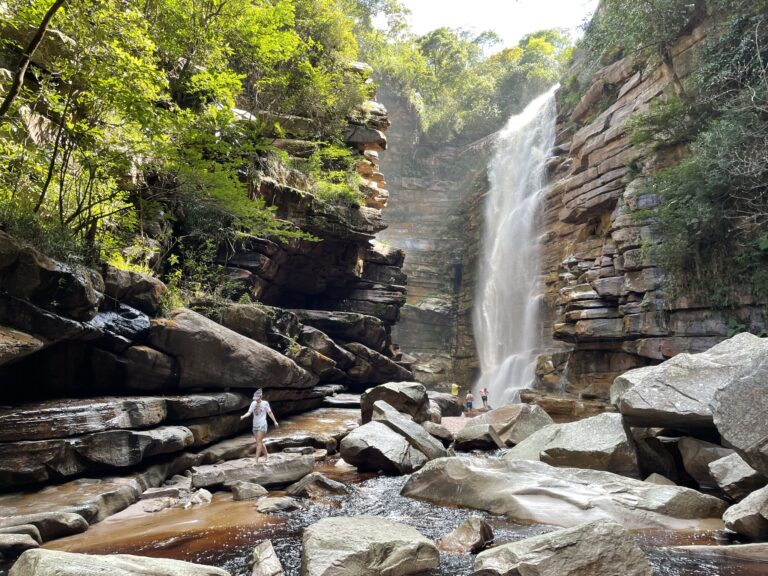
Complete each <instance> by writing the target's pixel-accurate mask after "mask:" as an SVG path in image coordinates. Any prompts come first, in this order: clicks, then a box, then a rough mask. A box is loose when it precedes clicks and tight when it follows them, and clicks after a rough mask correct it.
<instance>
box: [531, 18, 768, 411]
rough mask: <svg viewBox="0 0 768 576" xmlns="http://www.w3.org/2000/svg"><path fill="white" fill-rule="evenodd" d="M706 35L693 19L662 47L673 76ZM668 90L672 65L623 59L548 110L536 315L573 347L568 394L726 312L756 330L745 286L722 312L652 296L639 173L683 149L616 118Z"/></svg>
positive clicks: (698, 339) (672, 348) (598, 383)
mask: <svg viewBox="0 0 768 576" xmlns="http://www.w3.org/2000/svg"><path fill="white" fill-rule="evenodd" d="M706 34H707V23H706V22H704V23H702V24H699V25H698V26H697V27H694V28H693V29H692V31H690V32H689V33H688V34H687V35H685V36H682V37H681V38H680V39H679V40H678V41H677V43H676V44H675V45H674V46H673V47H672V49H671V53H672V60H673V68H674V73H675V74H676V75H677V76H678V77H680V78H681V79H685V77H686V76H688V75H689V74H690V73H691V72H692V71H693V70H694V69H695V67H696V62H697V53H698V51H699V50H700V49H701V46H702V41H703V40H704V39H705V38H706ZM673 93H674V82H673V76H672V70H670V69H668V68H666V67H664V66H660V67H657V68H655V69H653V68H649V67H646V66H641V65H639V64H636V63H635V61H634V60H633V59H632V58H626V59H623V60H620V61H618V62H615V63H613V64H611V65H610V66H607V67H605V68H603V69H602V70H600V71H599V72H597V74H596V75H595V76H594V79H593V83H592V86H591V87H590V88H589V89H588V90H587V92H586V93H585V95H584V96H583V97H582V99H581V101H580V102H579V104H578V105H577V106H576V108H575V110H574V111H573V112H572V113H571V114H570V117H567V118H566V117H561V119H560V125H559V127H558V134H560V136H559V137H558V141H557V145H556V148H555V155H556V157H555V158H554V159H553V161H552V166H554V172H553V184H552V186H551V189H550V192H549V194H548V197H547V199H546V203H545V206H544V217H543V228H542V234H543V237H544V238H545V243H544V247H543V268H542V269H543V271H544V273H545V275H546V277H545V282H546V285H547V292H546V302H547V306H546V308H547V311H548V312H547V314H548V324H551V326H552V332H553V333H554V337H555V338H556V339H559V340H561V341H564V342H567V343H569V345H570V346H572V348H573V351H572V354H571V355H570V357H568V358H567V364H568V368H567V377H568V378H567V383H566V387H567V390H568V391H569V392H573V393H577V394H581V395H584V396H594V397H599V398H606V397H607V393H608V389H609V387H610V385H611V383H612V382H613V380H614V378H615V377H616V376H618V375H620V374H622V373H623V372H625V371H627V370H629V369H632V368H636V367H640V366H645V365H648V364H657V363H658V362H660V361H662V360H664V359H667V358H670V357H672V356H675V355H677V354H679V353H681V352H702V351H704V350H706V349H708V348H710V347H711V346H713V345H714V344H716V343H717V342H720V341H721V340H724V339H725V338H726V337H727V336H728V333H729V322H733V320H738V322H739V323H740V324H744V325H745V326H747V327H749V328H750V329H758V330H759V329H761V328H764V327H765V325H766V322H768V317H766V313H765V307H764V306H761V304H760V303H758V302H755V301H753V299H752V298H750V297H749V295H748V290H745V294H744V295H742V296H740V298H739V299H740V302H741V305H740V307H739V308H738V309H736V310H732V311H729V312H723V311H718V310H716V309H715V308H714V306H712V304H711V303H710V302H707V301H703V300H701V301H695V300H693V299H690V298H684V297H676V298H671V297H669V296H668V295H665V293H664V290H663V288H664V281H665V273H664V271H663V270H662V269H661V268H660V267H659V264H658V262H656V260H655V258H654V253H653V250H652V247H653V246H654V245H656V244H658V243H660V242H663V241H664V239H663V238H662V237H661V236H660V234H659V232H658V231H657V230H656V229H655V228H654V220H653V209H654V208H655V207H656V206H658V203H659V201H660V200H659V198H658V197H655V196H654V195H653V194H650V193H648V192H647V191H645V190H644V189H643V186H642V182H643V176H644V175H647V174H650V173H653V172H655V171H656V170H659V169H662V168H663V167H664V166H669V165H671V164H674V163H675V162H677V161H678V160H679V158H680V157H681V156H682V155H683V154H684V151H683V150H676V151H672V152H669V151H667V152H664V153H661V154H658V155H657V154H655V153H653V152H652V151H651V150H649V149H647V148H645V147H642V146H639V145H636V144H633V143H632V142H631V138H630V134H629V130H628V121H629V120H630V119H631V118H632V117H633V116H636V115H637V114H639V113H643V112H647V111H648V110H649V108H650V107H651V106H652V105H653V103H654V102H659V101H662V100H663V99H665V98H667V97H668V96H669V95H670V94H673ZM562 360H563V359H562V358H560V359H559V362H558V361H557V360H555V361H554V362H552V361H551V359H550V358H543V359H542V361H540V363H539V364H540V366H539V370H538V373H539V377H540V382H542V383H543V384H544V385H545V386H547V385H548V386H549V387H550V388H554V387H558V388H559V384H555V382H556V381H557V379H554V380H555V382H551V383H547V372H548V370H547V367H548V365H549V368H550V369H551V368H553V367H554V368H556V370H555V373H556V374H560V373H562V371H563V366H562ZM558 364H560V368H559V369H557V365H558ZM553 365H554V366H553ZM549 379H550V380H552V377H551V375H550V377H549ZM553 384H555V386H552V385H553Z"/></svg>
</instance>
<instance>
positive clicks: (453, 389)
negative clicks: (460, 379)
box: [451, 382, 461, 408]
mask: <svg viewBox="0 0 768 576" xmlns="http://www.w3.org/2000/svg"><path fill="white" fill-rule="evenodd" d="M451 396H453V401H454V402H456V406H458V407H459V408H461V402H460V401H459V385H458V384H456V382H454V383H453V384H451Z"/></svg>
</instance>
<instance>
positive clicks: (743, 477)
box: [709, 454, 768, 501]
mask: <svg viewBox="0 0 768 576" xmlns="http://www.w3.org/2000/svg"><path fill="white" fill-rule="evenodd" d="M709 475H710V476H711V477H712V478H713V479H714V481H715V483H716V484H717V485H718V487H719V488H720V489H721V490H722V491H723V492H725V493H726V494H728V496H730V497H731V498H733V499H734V500H737V501H738V500H741V499H743V498H745V497H746V496H749V495H750V494H751V493H752V492H754V491H755V490H758V489H759V488H762V487H763V486H765V485H766V484H768V478H766V477H765V476H763V475H762V474H760V473H759V472H757V471H756V470H755V469H754V468H752V467H751V466H750V465H749V464H747V463H746V462H745V461H744V459H743V458H742V457H741V456H739V455H738V454H729V455H728V456H725V457H723V458H720V459H719V460H715V461H714V462H710V463H709Z"/></svg>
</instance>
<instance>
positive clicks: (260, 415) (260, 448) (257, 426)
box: [240, 389, 280, 462]
mask: <svg viewBox="0 0 768 576" xmlns="http://www.w3.org/2000/svg"><path fill="white" fill-rule="evenodd" d="M261 396H262V392H261V389H258V390H256V392H254V393H253V402H251V406H250V407H249V408H248V412H246V413H245V414H243V415H242V416H240V420H245V419H246V418H248V417H249V416H251V415H253V437H254V438H255V439H256V462H258V461H259V457H260V456H261V455H262V454H264V461H265V462H266V460H267V459H268V458H269V452H267V447H266V446H264V436H265V435H266V433H267V414H269V417H270V418H272V422H274V424H275V428H280V425H279V424H278V423H277V420H275V415H274V414H272V408H271V407H270V406H269V402H267V401H266V400H262V398H261Z"/></svg>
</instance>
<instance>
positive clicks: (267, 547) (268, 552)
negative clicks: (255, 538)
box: [248, 540, 283, 576]
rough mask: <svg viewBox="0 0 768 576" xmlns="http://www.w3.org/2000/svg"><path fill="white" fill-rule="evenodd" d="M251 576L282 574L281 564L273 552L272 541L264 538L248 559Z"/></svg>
mask: <svg viewBox="0 0 768 576" xmlns="http://www.w3.org/2000/svg"><path fill="white" fill-rule="evenodd" d="M248 567H249V568H250V569H251V576H283V565H282V564H280V559H279V558H278V557H277V554H276V553H275V549H274V547H273V546H272V542H271V541H269V540H265V541H264V542H261V543H260V544H258V545H257V546H256V548H254V549H253V552H252V553H251V557H250V559H249V560H248Z"/></svg>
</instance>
